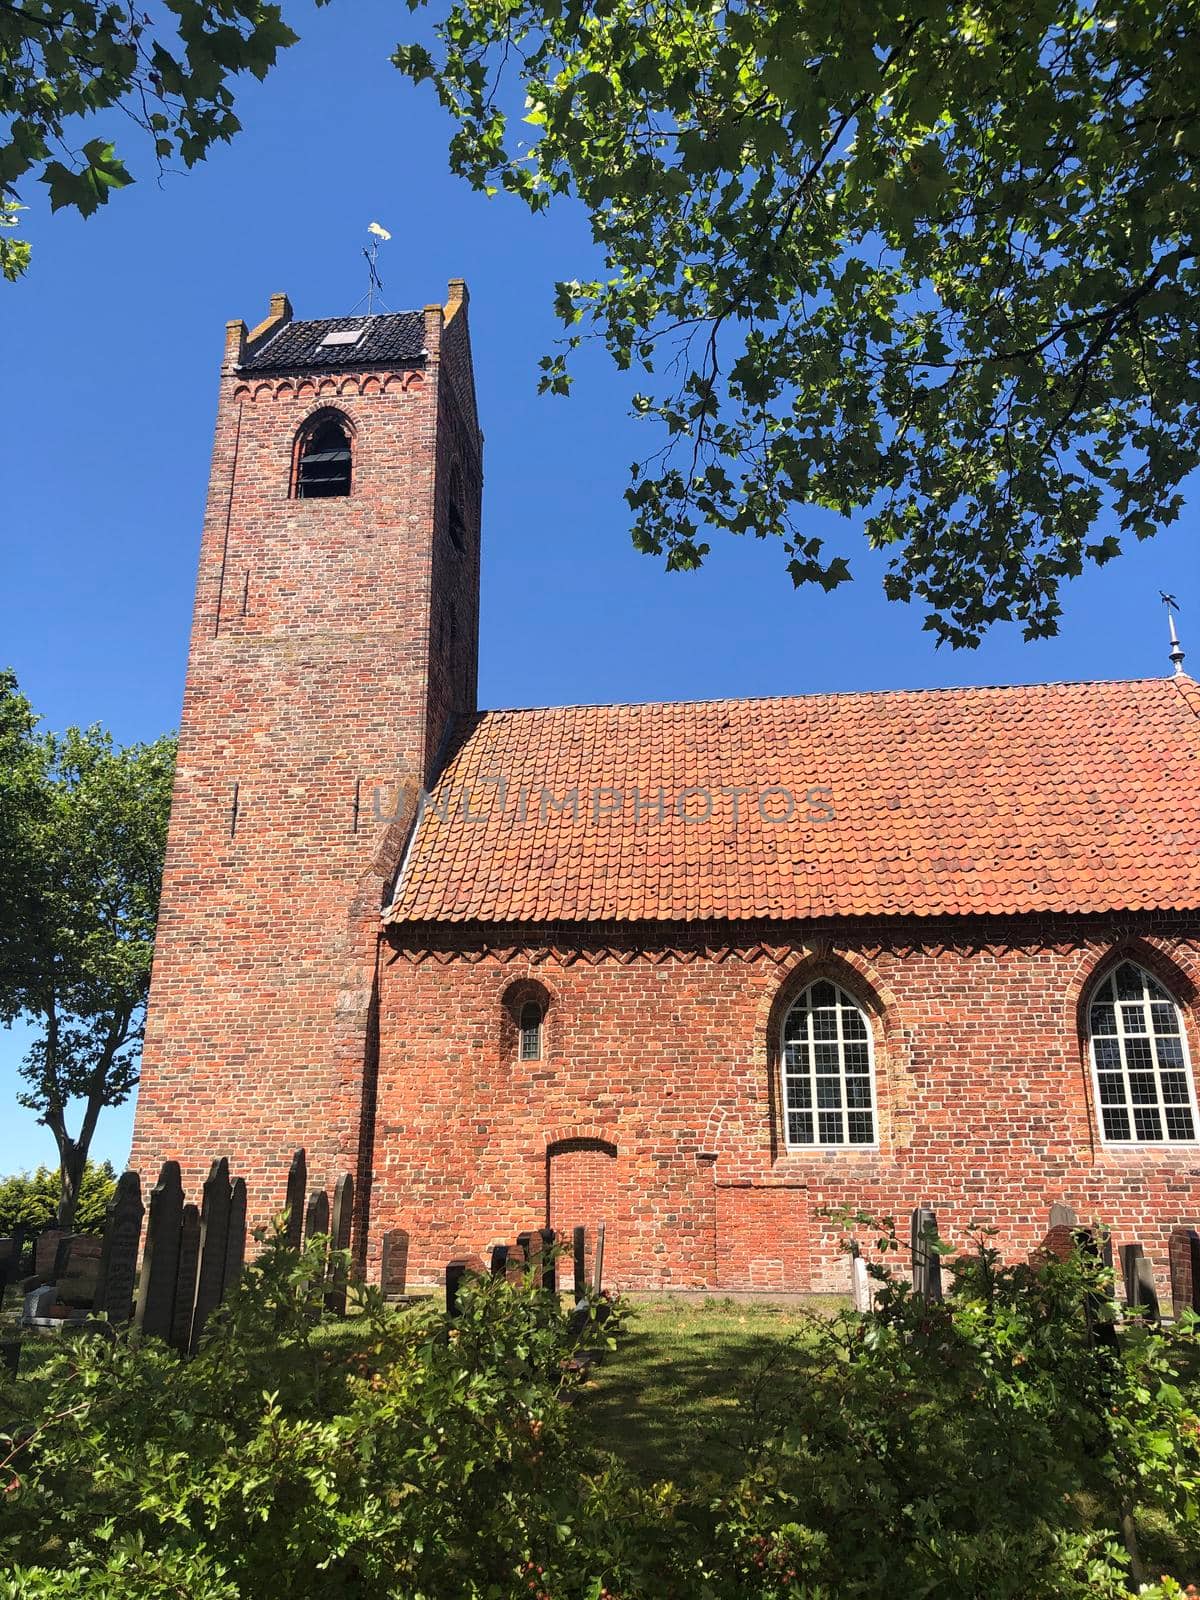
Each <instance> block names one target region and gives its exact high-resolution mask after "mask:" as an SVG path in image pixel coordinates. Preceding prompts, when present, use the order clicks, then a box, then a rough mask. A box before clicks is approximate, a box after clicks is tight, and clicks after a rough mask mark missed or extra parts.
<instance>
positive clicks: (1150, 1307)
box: [1121, 1244, 1162, 1322]
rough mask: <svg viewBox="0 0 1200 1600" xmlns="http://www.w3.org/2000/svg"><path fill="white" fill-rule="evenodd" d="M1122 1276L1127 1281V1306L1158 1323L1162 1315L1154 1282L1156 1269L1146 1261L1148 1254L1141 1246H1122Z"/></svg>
mask: <svg viewBox="0 0 1200 1600" xmlns="http://www.w3.org/2000/svg"><path fill="white" fill-rule="evenodd" d="M1121 1276H1122V1278H1123V1279H1124V1281H1125V1303H1126V1305H1128V1306H1129V1307H1130V1308H1131V1309H1133V1310H1138V1311H1141V1312H1143V1313H1144V1314H1145V1316H1146V1317H1147V1319H1148V1320H1149V1321H1151V1322H1158V1321H1159V1320H1160V1318H1161V1315H1162V1313H1161V1311H1160V1309H1159V1304H1158V1289H1157V1287H1156V1286H1155V1282H1154V1268H1153V1267H1152V1266H1151V1264H1150V1262H1149V1261H1148V1260H1147V1259H1146V1252H1145V1251H1144V1250H1143V1249H1142V1247H1141V1245H1140V1244H1123V1245H1122V1246H1121Z"/></svg>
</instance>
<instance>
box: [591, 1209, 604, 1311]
mask: <svg viewBox="0 0 1200 1600" xmlns="http://www.w3.org/2000/svg"><path fill="white" fill-rule="evenodd" d="M603 1284H604V1224H603V1223H602V1222H600V1223H597V1225H596V1259H595V1261H594V1262H593V1264H592V1293H593V1294H594V1295H597V1296H599V1294H600V1290H601V1288H602V1287H603Z"/></svg>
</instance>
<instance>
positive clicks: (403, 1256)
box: [379, 1228, 408, 1295]
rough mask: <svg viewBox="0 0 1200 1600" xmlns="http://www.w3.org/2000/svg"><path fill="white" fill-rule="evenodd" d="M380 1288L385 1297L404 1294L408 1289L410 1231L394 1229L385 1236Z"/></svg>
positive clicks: (380, 1270)
mask: <svg viewBox="0 0 1200 1600" xmlns="http://www.w3.org/2000/svg"><path fill="white" fill-rule="evenodd" d="M379 1287H380V1288H381V1289H382V1290H383V1292H384V1294H385V1295H398V1294H404V1293H405V1292H406V1291H407V1289H408V1229H407V1228H392V1229H391V1230H390V1232H388V1233H385V1234H384V1236H383V1259H382V1262H381V1264H380V1269H379Z"/></svg>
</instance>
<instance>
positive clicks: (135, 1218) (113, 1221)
mask: <svg viewBox="0 0 1200 1600" xmlns="http://www.w3.org/2000/svg"><path fill="white" fill-rule="evenodd" d="M145 1215H146V1208H145V1206H144V1205H143V1204H142V1180H141V1179H140V1178H139V1177H138V1175H137V1173H136V1172H123V1173H122V1174H121V1176H120V1177H119V1178H118V1179H117V1188H116V1192H115V1194H114V1195H113V1197H112V1199H111V1200H110V1201H109V1203H108V1209H107V1212H106V1214H105V1222H104V1248H103V1250H102V1251H101V1254H100V1281H99V1283H98V1284H97V1285H96V1297H95V1300H94V1302H93V1310H95V1311H97V1312H99V1313H100V1314H101V1315H102V1316H105V1317H107V1318H108V1320H109V1321H110V1322H112V1323H116V1324H117V1325H118V1326H120V1325H123V1324H124V1323H126V1322H128V1321H129V1318H130V1316H131V1315H132V1313H133V1289H134V1284H135V1282H136V1280H137V1259H138V1246H139V1245H140V1244H141V1242H142V1218H143V1217H144V1216H145Z"/></svg>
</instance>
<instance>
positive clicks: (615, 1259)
mask: <svg viewBox="0 0 1200 1600" xmlns="http://www.w3.org/2000/svg"><path fill="white" fill-rule="evenodd" d="M619 1204H620V1201H619V1194H618V1189H617V1147H616V1145H615V1144H609V1143H608V1141H607V1140H606V1139H560V1140H558V1141H557V1142H556V1143H554V1144H552V1145H550V1146H549V1148H548V1149H547V1151H546V1221H547V1224H548V1225H549V1226H550V1227H551V1228H553V1229H554V1230H555V1232H556V1233H557V1234H558V1235H559V1237H560V1239H561V1240H562V1242H563V1243H564V1244H566V1245H567V1246H568V1247H569V1246H570V1243H571V1230H572V1229H573V1228H576V1227H578V1226H579V1225H580V1224H581V1223H582V1224H583V1226H584V1227H585V1228H586V1229H587V1230H588V1252H587V1268H588V1278H589V1281H590V1279H591V1274H592V1271H593V1255H592V1251H593V1249H594V1247H595V1238H596V1225H597V1223H600V1222H603V1223H604V1224H605V1241H604V1281H605V1283H606V1284H612V1283H614V1282H619V1273H620V1268H621V1262H622V1260H623V1259H624V1252H625V1247H626V1242H627V1241H626V1240H625V1239H624V1238H623V1235H624V1234H625V1233H626V1231H627V1230H626V1228H625V1227H624V1226H623V1223H624V1218H623V1217H622V1216H621V1215H620V1212H619ZM559 1271H560V1273H561V1274H562V1276H563V1278H564V1279H565V1280H566V1281H568V1282H569V1281H570V1280H569V1273H570V1271H571V1264H570V1258H569V1257H567V1258H564V1260H563V1263H562V1266H561V1267H560V1268H559Z"/></svg>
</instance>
